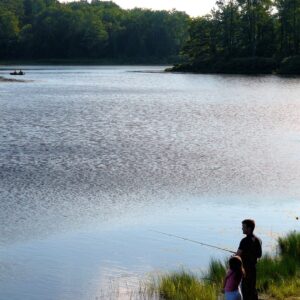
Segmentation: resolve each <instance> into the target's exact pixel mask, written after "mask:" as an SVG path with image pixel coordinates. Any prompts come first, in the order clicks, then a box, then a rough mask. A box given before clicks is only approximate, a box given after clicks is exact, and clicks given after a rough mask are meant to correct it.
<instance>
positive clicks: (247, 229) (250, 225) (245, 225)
mask: <svg viewBox="0 0 300 300" xmlns="http://www.w3.org/2000/svg"><path fill="white" fill-rule="evenodd" d="M254 228H255V222H254V220H251V219H246V220H244V221H243V222H242V229H243V233H244V234H247V235H249V234H252V233H253V231H254Z"/></svg>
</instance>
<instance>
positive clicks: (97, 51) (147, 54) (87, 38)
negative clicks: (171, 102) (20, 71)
mask: <svg viewBox="0 0 300 300" xmlns="http://www.w3.org/2000/svg"><path fill="white" fill-rule="evenodd" d="M188 21H189V17H188V16H187V15H186V14H185V13H181V12H177V11H151V10H144V9H134V10H123V9H121V8H120V7H119V6H118V5H116V4H115V3H113V2H110V1H100V0H93V1H91V2H90V3H89V2H88V1H74V2H68V3H60V2H58V1H56V0H0V26H1V28H0V34H1V35H0V39H1V40H0V43H1V45H2V51H1V52H0V59H4V58H6V59H7V58H8V59H16V58H19V59H20V58H21V59H76V60H77V59H81V58H84V59H110V60H113V59H115V60H120V59H124V60H132V61H134V60H144V61H145V62H147V61H163V60H165V61H166V60H168V59H169V58H171V57H174V56H177V55H178V53H179V50H180V48H181V46H182V44H183V42H184V41H185V40H186V39H187V29H188ZM11 40H14V43H13V45H12V42H11ZM12 50H13V51H12Z"/></svg>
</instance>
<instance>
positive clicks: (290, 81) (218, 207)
mask: <svg viewBox="0 0 300 300" xmlns="http://www.w3.org/2000/svg"><path fill="white" fill-rule="evenodd" d="M15 68H19V67H15V66H13V67H9V66H8V67H2V68H1V69H0V76H4V77H7V78H9V77H10V76H9V75H8V73H9V71H10V70H14V69H15ZM22 69H23V70H25V72H26V76H24V77H22V79H25V80H28V82H0V179H1V180H0V230H1V232H0V270H1V272H0V291H1V292H0V299H1V300H2V299H3V300H7V299H9V300H14V299H16V300H19V299H20V300H21V299H22V300H27V299H28V300H40V299H43V300H48V299H49V300H50V299H51V300H56V299H62V300H79V299H108V297H112V298H114V297H115V298H117V299H129V298H130V296H129V295H130V293H132V291H135V290H136V289H137V288H138V286H139V284H140V283H141V282H144V281H147V280H148V278H149V277H152V276H156V275H157V274H161V273H163V272H168V271H172V270H180V269H182V268H186V269H189V270H192V271H194V272H198V273H201V272H203V271H205V269H206V267H207V265H208V263H209V260H210V258H212V257H214V258H220V259H225V258H226V257H228V255H229V254H228V253H226V252H222V251H220V250H216V249H212V248H208V247H203V246H200V245H197V244H193V243H190V242H187V241H183V240H180V239H176V238H172V237H169V236H165V235H162V234H159V233H157V232H154V231H155V230H156V231H162V232H166V233H171V234H175V235H179V236H183V237H186V238H190V239H193V240H198V241H200V242H204V243H209V244H213V245H217V246H220V247H226V248H229V249H232V250H236V249H237V247H238V244H239V241H240V239H241V238H242V237H243V235H242V231H241V221H242V220H243V219H245V218H253V219H255V220H256V223H257V228H256V233H257V235H258V236H259V237H260V238H261V239H262V240H263V250H264V252H270V253H274V252H275V248H274V247H275V245H276V238H277V237H278V236H280V235H283V234H285V233H287V232H289V231H291V230H298V229H299V221H298V220H297V219H296V217H297V216H299V215H300V202H299V197H300V185H299V183H300V79H299V78H292V77H290V78H288V77H277V76H253V77H251V76H232V75H195V74H171V73H163V72H162V71H163V69H164V67H149V66H138V67H132V66H131V67H127V66H122V67H118V66H115V67H105V66H103V67H85V66H82V67H77V66H76V67H71V66H70V67H55V66H26V67H22ZM153 230H154V231H153ZM112 290H113V291H118V292H117V294H118V295H117V296H111V291H112ZM107 295H110V296H107Z"/></svg>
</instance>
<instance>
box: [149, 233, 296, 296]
mask: <svg viewBox="0 0 300 300" xmlns="http://www.w3.org/2000/svg"><path fill="white" fill-rule="evenodd" d="M226 270H227V266H226V263H223V262H221V261H219V260H211V262H210V264H209V268H208V271H207V273H206V274H204V279H203V278H202V279H201V278H200V276H197V275H196V274H193V273H191V272H188V271H184V270H182V271H179V272H174V273H170V274H166V275H163V276H161V277H160V278H159V279H158V281H157V282H156V284H155V287H152V290H156V292H157V294H158V295H159V296H160V299H165V300H169V299H172V300H190V299H194V300H217V299H218V295H219V294H220V291H221V287H222V282H223V278H224V276H225V273H226ZM202 275H203V274H202ZM257 289H258V291H259V293H263V294H266V295H268V296H269V299H277V300H284V299H288V298H289V297H292V296H298V297H300V233H297V232H291V233H289V234H288V235H287V236H285V237H282V238H279V239H278V254H277V255H275V256H271V255H268V254H267V255H264V256H263V257H262V258H261V259H260V260H259V262H258V264H257Z"/></svg>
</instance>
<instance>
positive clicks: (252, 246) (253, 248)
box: [236, 219, 262, 300]
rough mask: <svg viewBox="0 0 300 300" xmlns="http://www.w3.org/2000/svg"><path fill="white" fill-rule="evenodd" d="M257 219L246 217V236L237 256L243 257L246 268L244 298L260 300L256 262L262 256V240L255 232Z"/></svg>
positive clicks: (243, 283) (243, 286) (244, 230)
mask: <svg viewBox="0 0 300 300" xmlns="http://www.w3.org/2000/svg"><path fill="white" fill-rule="evenodd" d="M254 228H255V221H254V220H250V219H246V220H244V221H243V222H242V230H243V234H246V237H245V238H243V239H242V240H241V242H240V245H239V248H238V251H237V253H236V255H237V256H239V257H241V259H242V262H243V267H244V270H245V277H244V278H243V280H242V295H243V300H258V294H257V290H256V263H257V259H258V258H261V256H262V246H261V245H262V243H261V240H260V239H259V238H258V237H257V236H255V235H254V234H253V231H254Z"/></svg>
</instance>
